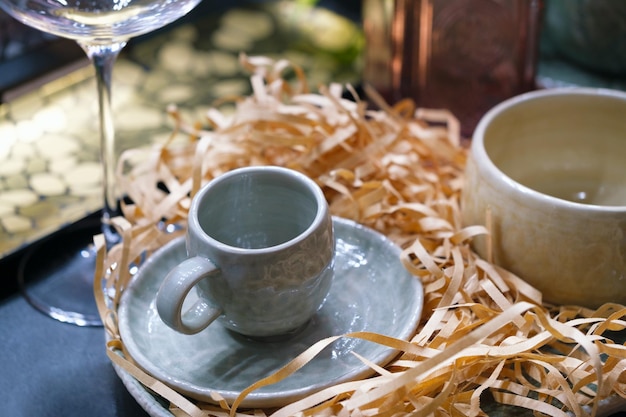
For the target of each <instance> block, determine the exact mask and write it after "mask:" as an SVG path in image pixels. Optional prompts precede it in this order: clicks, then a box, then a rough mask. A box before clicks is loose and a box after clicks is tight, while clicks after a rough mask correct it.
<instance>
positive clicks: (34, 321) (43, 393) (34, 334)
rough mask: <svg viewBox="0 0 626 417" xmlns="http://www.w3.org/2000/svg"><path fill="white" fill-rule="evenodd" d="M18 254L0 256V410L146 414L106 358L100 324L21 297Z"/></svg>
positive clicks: (93, 416) (57, 416)
mask: <svg viewBox="0 0 626 417" xmlns="http://www.w3.org/2000/svg"><path fill="white" fill-rule="evenodd" d="M21 256H23V253H22V252H18V253H16V254H14V255H12V256H10V257H9V258H5V259H2V260H0V276H1V277H2V282H3V285H2V286H0V369H1V374H0V415H2V416H11V417H22V416H24V417H26V416H40V417H47V416H50V417H52V416H54V417H61V416H67V417H72V416H90V417H98V416H107V417H112V416H120V417H123V416H133V417H141V416H147V415H148V414H147V413H146V412H145V411H144V410H143V409H142V408H141V407H140V406H139V404H137V402H136V401H135V399H134V398H133V397H132V396H131V395H130V394H129V392H128V391H127V389H126V387H125V386H124V385H123V384H122V381H121V380H120V378H119V377H118V376H117V374H116V373H115V370H114V369H113V366H112V365H111V362H110V361H109V359H108V358H107V356H106V352H105V340H104V339H105V333H104V330H103V328H102V327H78V326H75V325H71V324H65V323H61V322H58V321H56V320H53V319H51V318H49V317H47V316H45V315H44V314H42V313H40V312H39V311H38V310H36V309H35V308H33V307H32V306H31V305H30V304H29V303H28V302H27V301H26V299H25V298H24V297H22V295H21V293H20V292H19V288H18V285H17V274H18V267H19V262H20V259H21Z"/></svg>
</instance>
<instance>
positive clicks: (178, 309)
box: [156, 166, 335, 338]
mask: <svg viewBox="0 0 626 417" xmlns="http://www.w3.org/2000/svg"><path fill="white" fill-rule="evenodd" d="M186 246H187V254H188V258H187V259H186V260H184V261H183V262H182V263H180V264H179V265H177V266H176V267H175V268H174V269H173V270H172V271H170V272H169V274H168V275H167V276H166V278H165V280H164V281H163V284H162V285H161V287H160V289H159V291H158V293H157V297H156V306H157V311H158V313H159V315H160V317H161V319H162V320H163V321H164V322H165V323H166V324H167V325H168V326H170V327H171V328H173V329H174V330H176V331H178V332H181V333H185V334H193V333H197V332H199V331H201V330H202V329H204V328H205V327H207V326H208V325H209V324H210V323H212V322H213V321H214V320H216V319H217V318H219V320H220V322H221V323H222V324H223V325H224V326H225V327H226V328H229V329H231V330H233V331H235V332H238V333H240V334H243V335H246V336H251V337H258V338H264V337H274V336H278V335H286V334H289V333H292V332H295V331H296V330H297V329H299V328H301V327H302V326H304V325H305V324H306V323H307V322H308V321H309V319H311V317H312V316H313V315H314V314H315V313H316V312H317V310H318V309H319V308H320V307H321V305H322V304H323V302H324V300H325V298H326V296H327V294H328V291H329V289H330V285H331V282H332V277H333V264H334V254H335V241H334V236H333V225H332V218H331V215H330V213H329V209H328V204H327V202H326V199H325V197H324V194H323V192H322V190H321V189H320V188H319V186H318V185H317V184H316V183H315V182H314V181H313V180H312V179H310V178H308V177H307V176H305V175H303V174H301V173H299V172H297V171H294V170H291V169H287V168H282V167H274V166H261V167H246V168H239V169H235V170H233V171H229V172H227V173H225V174H222V175H220V176H219V177H216V178H215V179H213V180H212V181H210V182H209V183H208V184H207V185H205V186H204V187H203V188H201V189H200V191H199V192H198V193H197V194H196V195H195V196H194V198H193V199H192V202H191V207H190V209H189V217H188V231H187V239H186ZM194 288H195V292H196V294H197V299H196V300H195V302H194V303H193V304H192V303H191V301H187V302H185V300H186V299H190V300H191V295H190V292H191V290H192V289H194ZM183 304H185V305H183ZM190 304H191V305H190ZM183 310H185V311H184V312H183Z"/></svg>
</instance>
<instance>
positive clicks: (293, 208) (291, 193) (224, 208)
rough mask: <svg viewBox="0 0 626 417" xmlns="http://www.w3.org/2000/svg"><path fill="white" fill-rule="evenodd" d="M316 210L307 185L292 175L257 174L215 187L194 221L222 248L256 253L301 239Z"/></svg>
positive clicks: (223, 182)
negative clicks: (225, 246) (234, 248)
mask: <svg viewBox="0 0 626 417" xmlns="http://www.w3.org/2000/svg"><path fill="white" fill-rule="evenodd" d="M318 210H319V207H318V201H317V198H316V195H315V193H314V191H313V190H312V189H311V186H310V185H309V184H307V183H306V182H304V181H302V180H301V179H299V178H298V177H297V176H292V175H284V174H280V173H277V172H274V171H265V172H261V171H256V172H248V173H242V174H240V175H235V176H229V177H228V178H225V179H224V180H222V181H219V182H217V183H216V184H215V185H214V186H213V187H212V188H211V190H210V192H208V193H207V194H206V195H205V198H204V199H203V201H202V203H201V204H200V205H199V206H198V220H199V223H200V226H201V227H202V229H203V230H204V232H205V233H206V234H207V235H209V236H210V237H212V238H213V239H215V240H217V241H219V242H221V243H224V244H226V245H229V246H232V247H236V248H242V249H261V248H268V247H272V246H277V245H280V244H282V243H285V242H288V241H290V240H292V239H294V238H296V237H298V236H300V235H301V234H303V233H304V232H305V231H306V230H307V229H308V228H309V227H311V225H312V224H313V223H314V221H315V218H316V216H317V213H318Z"/></svg>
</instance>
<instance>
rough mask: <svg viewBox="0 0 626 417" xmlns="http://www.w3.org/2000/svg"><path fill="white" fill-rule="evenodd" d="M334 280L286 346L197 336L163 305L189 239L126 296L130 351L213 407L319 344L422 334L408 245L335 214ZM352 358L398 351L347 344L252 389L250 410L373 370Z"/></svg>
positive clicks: (214, 333) (385, 358) (378, 358)
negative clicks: (404, 258)
mask: <svg viewBox="0 0 626 417" xmlns="http://www.w3.org/2000/svg"><path fill="white" fill-rule="evenodd" d="M333 224H334V228H335V241H336V253H335V278H334V281H333V284H332V287H331V290H330V293H329V295H328V298H327V299H326V302H325V304H324V305H323V306H322V308H321V309H320V311H319V312H318V313H317V315H316V316H314V318H313V319H312V320H311V321H310V322H309V324H308V325H307V327H306V328H305V329H304V330H302V331H301V332H300V333H298V334H297V335H295V336H293V337H292V338H290V339H288V340H286V341H282V342H279V341H277V342H259V341H254V340H251V339H248V338H245V337H243V336H240V335H238V334H235V333H233V332H231V331H229V330H226V329H225V328H224V327H223V326H221V325H220V324H217V323H216V324H214V325H212V326H209V327H208V328H207V329H205V330H204V331H202V332H200V333H198V334H196V335H183V334H180V333H178V332H176V331H174V330H172V329H170V328H169V327H167V326H166V325H165V324H164V323H163V322H162V321H161V319H160V318H159V316H158V314H157V312H156V308H155V296H156V292H157V290H158V288H159V285H160V283H161V281H162V280H163V278H164V276H165V273H166V271H168V270H169V269H171V268H172V267H173V266H174V265H176V264H177V263H178V262H180V261H181V260H182V259H185V257H186V252H185V243H184V240H183V239H182V238H180V239H177V240H175V241H172V242H171V243H169V244H168V245H166V246H164V247H163V248H162V249H161V250H159V251H158V252H156V253H155V254H154V255H153V256H152V257H150V259H149V260H148V261H147V262H146V263H145V264H144V265H143V266H142V267H141V268H140V270H139V272H138V273H137V275H136V276H135V277H134V279H133V281H132V282H131V284H130V285H129V287H128V288H127V289H126V290H125V292H124V294H123V296H122V299H121V302H120V306H119V309H118V316H119V329H120V334H121V336H122V340H123V341H124V344H125V346H126V348H127V349H128V352H129V353H130V355H131V356H132V357H133V359H134V360H135V361H136V362H137V364H138V365H139V366H140V367H142V368H143V369H144V370H146V371H147V372H148V373H150V374H151V375H153V376H154V377H156V378H158V379H160V380H161V381H163V382H165V383H166V384H168V385H170V386H172V387H174V388H175V389H177V390H178V391H179V392H182V393H184V394H186V395H188V396H190V397H192V398H196V399H200V400H203V401H211V398H210V393H211V392H217V393H219V394H220V395H222V396H223V397H224V398H226V399H227V400H228V401H229V402H232V401H234V399H235V398H236V397H237V396H238V394H239V393H240V392H241V391H242V390H243V389H245V388H246V387H248V386H249V385H251V384H252V383H254V382H256V381H257V380H259V379H261V378H264V377H266V376H268V375H270V374H272V373H273V372H274V371H276V370H278V369H280V368H281V367H282V366H283V365H285V364H286V363H287V362H288V361H289V360H291V359H293V358H294V357H296V356H297V355H298V354H300V353H301V352H303V351H304V350H306V349H307V348H308V347H309V346H311V345H312V344H314V343H315V342H317V341H318V340H320V339H323V338H326V337H329V336H337V335H342V334H345V333H349V332H355V331H370V332H376V333H380V334H385V335H388V336H393V337H396V338H400V339H408V338H410V337H411V335H412V334H413V333H414V332H415V329H416V327H417V324H418V322H419V319H420V317H421V313H422V304H423V288H422V286H421V283H420V281H419V279H417V278H415V277H413V276H412V275H411V274H409V273H408V271H407V270H406V269H405V268H404V266H403V265H402V263H401V262H400V258H399V255H400V249H399V248H398V247H397V246H396V245H394V244H393V243H392V242H391V241H389V240H388V239H387V238H386V237H384V236H383V235H381V234H379V233H378V232H375V231H373V230H371V229H369V228H366V227H363V226H361V225H358V224H357V223H354V222H352V221H349V220H345V219H339V218H334V219H333ZM351 352H356V353H358V354H360V355H362V356H364V357H365V358H367V359H368V360H370V361H373V362H374V363H377V364H379V365H381V366H382V365H385V364H386V363H388V362H389V361H391V360H392V359H393V358H394V357H395V356H396V354H397V352H395V351H394V350H392V349H390V348H387V347H385V346H381V345H378V344H375V343H372V342H367V341H364V340H360V339H349V338H341V339H339V340H338V341H336V342H334V343H333V344H332V345H331V346H329V347H327V348H326V349H325V350H323V351H322V352H321V353H320V354H319V355H318V356H317V357H316V358H315V359H313V360H312V361H311V362H310V363H309V364H307V365H306V366H304V367H303V368H302V369H300V370H299V371H297V372H296V373H294V374H293V375H291V376H289V377H288V378H286V379H285V380H283V381H281V382H279V383H277V384H274V385H270V386H267V387H264V388H261V389H259V390H257V391H255V392H252V393H251V394H250V395H249V396H248V397H247V398H246V400H245V401H244V403H243V404H242V406H243V407H255V408H257V407H258V408H270V407H279V406H282V405H285V404H288V403H290V402H293V401H296V400H298V399H300V398H303V397H305V396H307V395H310V394H312V393H314V392H316V391H319V390H321V389H324V388H326V387H328V386H332V385H335V384H337V383H340V382H345V381H349V380H355V379H360V378H366V377H368V376H370V375H371V374H372V371H371V370H370V368H368V367H367V366H365V365H364V364H363V363H362V362H361V361H360V360H359V359H358V358H357V357H356V356H354V355H353V354H352V353H351Z"/></svg>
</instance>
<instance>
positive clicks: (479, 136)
mask: <svg viewBox="0 0 626 417" xmlns="http://www.w3.org/2000/svg"><path fill="white" fill-rule="evenodd" d="M574 95H577V96H594V97H606V98H613V99H618V100H622V101H624V103H625V104H626V92H624V91H619V90H612V89H608V88H592V87H556V88H547V89H541V90H533V91H529V92H527V93H522V94H519V95H516V96H513V97H511V98H509V99H506V100H504V101H502V102H500V103H498V104H497V105H495V106H494V107H492V108H491V109H489V110H488V111H487V112H486V113H485V114H484V115H483V116H482V117H481V119H480V121H479V122H478V124H477V125H476V129H474V133H473V134H472V142H471V145H470V153H471V155H470V157H471V158H473V159H474V162H475V165H476V170H477V171H478V172H479V173H480V176H481V177H483V178H491V181H490V182H492V183H501V185H503V186H505V187H506V188H507V189H508V190H511V191H516V192H517V193H518V194H519V195H520V196H521V195H524V196H525V197H526V198H533V199H534V200H535V201H538V202H544V203H549V204H551V205H555V206H559V207H562V208H565V209H570V210H581V209H584V210H587V211H593V212H603V213H623V212H626V204H625V205H613V206H608V205H606V206H605V205H598V204H589V203H578V202H575V201H569V200H565V199H562V198H559V197H554V196H551V195H549V194H545V193H542V192H539V191H537V190H535V189H533V188H530V187H528V186H526V185H524V184H522V183H520V182H518V181H516V180H514V179H513V178H511V177H510V176H509V175H507V174H506V173H505V172H504V171H502V170H501V169H500V168H498V167H497V166H496V164H495V163H494V162H493V161H492V160H491V158H490V157H489V154H488V153H487V150H486V149H485V142H484V138H485V132H486V130H487V129H488V127H489V126H490V124H491V122H492V121H493V120H494V119H495V118H496V117H498V116H499V115H500V114H502V113H503V112H504V111H506V110H508V109H510V108H512V107H515V106H518V105H519V104H522V103H526V102H528V101H529V100H541V99H543V98H548V97H555V96H574ZM625 140H626V139H625ZM498 179H500V181H499V180H498Z"/></svg>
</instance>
